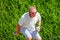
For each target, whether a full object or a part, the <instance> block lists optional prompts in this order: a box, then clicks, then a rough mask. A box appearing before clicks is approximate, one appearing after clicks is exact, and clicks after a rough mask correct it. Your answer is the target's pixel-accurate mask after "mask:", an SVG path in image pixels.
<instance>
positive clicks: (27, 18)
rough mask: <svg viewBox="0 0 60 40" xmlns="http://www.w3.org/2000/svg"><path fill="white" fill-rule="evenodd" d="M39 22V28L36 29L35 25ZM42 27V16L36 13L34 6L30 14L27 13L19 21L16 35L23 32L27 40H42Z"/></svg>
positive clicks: (30, 9)
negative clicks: (40, 33)
mask: <svg viewBox="0 0 60 40" xmlns="http://www.w3.org/2000/svg"><path fill="white" fill-rule="evenodd" d="M37 22H38V27H35V24H36V23H37ZM40 26H41V16H40V14H39V13H38V12H37V11H36V8H35V7H34V6H31V7H30V8H29V12H26V13H24V14H23V15H22V17H21V18H20V19H19V21H18V24H17V26H16V35H17V34H18V33H19V32H22V33H23V35H24V36H25V37H26V40H32V38H34V39H35V40H41V37H40V35H39V33H38V31H40Z"/></svg>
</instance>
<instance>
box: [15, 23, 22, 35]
mask: <svg viewBox="0 0 60 40" xmlns="http://www.w3.org/2000/svg"><path fill="white" fill-rule="evenodd" d="M20 29H21V27H20V25H19V24H17V26H16V33H17V34H18V33H19V31H20Z"/></svg>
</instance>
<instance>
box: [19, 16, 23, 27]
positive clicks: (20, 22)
mask: <svg viewBox="0 0 60 40" xmlns="http://www.w3.org/2000/svg"><path fill="white" fill-rule="evenodd" d="M23 23H24V15H23V16H22V17H21V18H20V19H19V21H18V24H19V25H21V26H22V25H23Z"/></svg>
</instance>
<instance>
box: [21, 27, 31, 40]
mask: <svg viewBox="0 0 60 40" xmlns="http://www.w3.org/2000/svg"><path fill="white" fill-rule="evenodd" d="M21 32H22V33H23V35H24V36H25V37H26V40H31V39H32V36H31V34H30V33H29V31H28V30H27V29H26V28H21Z"/></svg>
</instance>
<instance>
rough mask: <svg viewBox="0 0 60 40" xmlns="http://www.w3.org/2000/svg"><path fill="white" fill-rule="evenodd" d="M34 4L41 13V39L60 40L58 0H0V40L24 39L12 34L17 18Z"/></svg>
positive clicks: (59, 5)
mask: <svg viewBox="0 0 60 40" xmlns="http://www.w3.org/2000/svg"><path fill="white" fill-rule="evenodd" d="M32 5H35V6H36V8H37V11H38V12H39V13H40V14H41V18H42V25H41V31H40V32H39V33H40V36H41V37H42V40H60V0H0V40H25V37H24V36H23V34H19V35H18V36H17V37H16V36H14V35H13V32H14V31H15V29H16V24H17V22H18V20H19V18H20V17H21V16H22V15H23V14H24V13H25V12H27V11H28V8H29V7H30V6H32Z"/></svg>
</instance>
